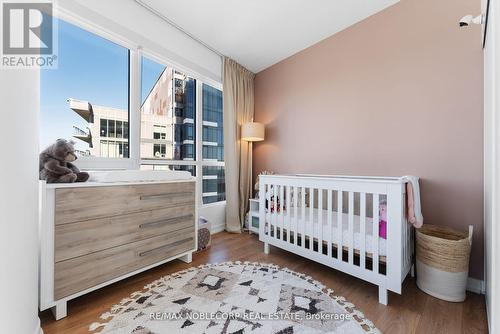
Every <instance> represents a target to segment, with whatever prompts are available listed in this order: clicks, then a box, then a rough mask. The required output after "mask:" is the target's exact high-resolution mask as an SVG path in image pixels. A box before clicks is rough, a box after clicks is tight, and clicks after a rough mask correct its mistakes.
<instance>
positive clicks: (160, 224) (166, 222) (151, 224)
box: [139, 215, 193, 228]
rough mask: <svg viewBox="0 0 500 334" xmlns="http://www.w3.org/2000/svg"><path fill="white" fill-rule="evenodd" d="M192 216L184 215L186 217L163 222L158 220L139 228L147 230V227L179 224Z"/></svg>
mask: <svg viewBox="0 0 500 334" xmlns="http://www.w3.org/2000/svg"><path fill="white" fill-rule="evenodd" d="M192 218H193V215H186V216H181V217H175V218H169V219H164V220H158V221H156V222H151V223H144V224H141V225H139V228H148V227H155V226H162V225H166V224H172V223H177V222H181V221H184V220H189V219H192Z"/></svg>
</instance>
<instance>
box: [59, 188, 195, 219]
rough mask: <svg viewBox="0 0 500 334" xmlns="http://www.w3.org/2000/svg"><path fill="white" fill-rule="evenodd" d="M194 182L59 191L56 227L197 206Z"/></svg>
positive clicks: (63, 189)
mask: <svg viewBox="0 0 500 334" xmlns="http://www.w3.org/2000/svg"><path fill="white" fill-rule="evenodd" d="M194 192H195V184H194V182H173V183H159V184H158V183H157V184H142V185H125V186H100V187H79V188H60V189H56V192H55V224H56V225H60V224H68V223H73V222H78V221H84V220H91V219H96V218H103V217H110V216H116V215H122V214H124V213H130V212H138V211H147V210H154V209H160V208H164V207H166V206H174V205H181V204H190V203H194V200H195V195H194Z"/></svg>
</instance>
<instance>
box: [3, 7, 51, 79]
mask: <svg viewBox="0 0 500 334" xmlns="http://www.w3.org/2000/svg"><path fill="white" fill-rule="evenodd" d="M52 7H53V5H52V2H36V3H26V2H3V3H2V21H3V22H2V61H1V65H2V67H3V68H16V69H19V68H33V67H43V68H47V67H48V68H54V67H55V61H56V59H57V56H56V55H55V54H54V49H55V48H54V41H55V40H56V38H55V29H54V24H53V21H54V20H53V16H52V10H53V8H52Z"/></svg>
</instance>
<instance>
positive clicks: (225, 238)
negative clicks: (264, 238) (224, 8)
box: [40, 232, 487, 334]
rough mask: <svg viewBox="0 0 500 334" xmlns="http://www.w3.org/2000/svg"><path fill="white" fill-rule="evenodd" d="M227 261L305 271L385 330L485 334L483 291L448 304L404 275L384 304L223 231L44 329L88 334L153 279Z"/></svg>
mask: <svg viewBox="0 0 500 334" xmlns="http://www.w3.org/2000/svg"><path fill="white" fill-rule="evenodd" d="M229 260H233V261H237V260H240V261H259V262H267V263H274V264H277V265H279V266H282V267H287V268H290V269H292V270H295V271H299V272H302V273H306V274H308V275H310V276H312V277H313V278H314V279H317V280H319V281H321V282H323V283H324V284H325V285H327V286H328V287H330V288H332V289H334V290H335V292H336V293H337V294H339V295H342V296H344V297H346V298H347V300H349V301H350V302H352V303H354V304H355V305H356V306H357V308H358V309H360V310H361V311H362V312H364V313H365V316H366V317H367V318H368V319H370V320H371V321H373V322H374V323H375V325H376V326H377V327H378V328H379V329H380V330H381V331H382V332H383V333H453V334H456V333H467V334H472V333H487V322H486V311H485V300H484V296H482V295H477V294H473V293H468V295H467V300H466V301H465V302H464V303H448V302H445V301H442V300H439V299H436V298H433V297H431V296H429V295H427V294H425V293H423V292H422V291H420V290H419V289H418V288H417V286H416V284H415V281H414V280H413V279H411V278H409V277H408V278H407V280H406V281H405V283H404V287H403V293H402V295H397V294H394V293H390V294H389V305H388V306H383V305H380V304H379V303H378V290H377V287H376V286H374V285H372V284H369V283H365V282H363V281H362V280H359V279H356V278H354V277H352V276H349V275H346V274H343V273H341V272H338V271H336V270H333V269H331V268H328V267H326V266H323V265H321V264H318V263H315V262H313V261H310V260H307V259H305V258H302V257H300V256H297V255H294V254H292V253H288V252H286V251H283V250H280V249H277V248H275V247H271V253H270V254H269V255H266V254H264V253H263V244H262V243H261V242H260V241H259V240H258V237H257V236H256V235H251V236H250V235H248V234H229V233H225V232H223V233H219V234H216V235H214V236H213V241H212V247H211V248H210V249H209V250H206V251H204V252H202V253H199V254H195V255H194V256H193V262H192V263H191V264H186V263H184V262H181V261H178V260H176V261H173V262H170V263H167V264H164V265H162V266H160V267H157V268H154V269H151V270H148V271H146V272H144V273H142V274H139V275H136V276H134V277H130V278H128V279H126V280H123V281H121V282H118V283H115V284H112V285H110V286H108V287H105V288H102V289H100V290H98V291H94V292H92V293H90V294H87V295H85V296H82V297H79V298H77V299H75V300H72V301H70V302H69V304H68V314H69V315H68V317H67V318H64V319H62V320H59V321H57V322H56V321H55V320H54V319H53V317H52V314H51V313H50V311H44V312H41V313H40V319H41V321H42V328H43V331H44V333H45V334H55V333H57V334H78V333H88V326H89V325H90V324H91V323H92V322H95V321H97V320H98V319H99V316H100V315H101V314H102V313H104V312H106V311H108V310H109V308H110V307H111V306H112V305H114V304H116V303H118V302H120V300H122V299H123V298H125V297H127V296H128V295H129V294H130V293H132V292H134V291H137V290H141V289H142V288H143V286H144V285H146V284H148V283H150V282H151V281H153V280H155V279H157V278H159V277H161V276H164V275H168V274H170V273H173V272H176V271H179V270H182V269H184V268H187V267H189V266H197V265H200V264H204V263H212V262H223V261H229Z"/></svg>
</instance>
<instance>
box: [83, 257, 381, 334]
mask: <svg viewBox="0 0 500 334" xmlns="http://www.w3.org/2000/svg"><path fill="white" fill-rule="evenodd" d="M101 319H102V322H96V323H93V324H92V325H90V328H89V329H90V331H91V332H95V333H113V334H122V333H123V334H153V333H154V334H167V333H168V334H177V333H181V334H182V333H193V334H201V333H205V334H244V333H252V334H257V333H262V334H268V333H271V334H292V333H305V334H315V333H379V331H378V330H377V329H376V328H375V326H374V325H373V323H372V322H371V321H369V320H367V319H365V317H364V315H363V314H362V313H361V312H360V311H358V310H357V309H355V308H354V305H353V304H351V303H349V302H348V301H346V300H345V299H344V298H343V297H339V296H336V295H335V294H334V293H333V290H331V289H327V288H326V287H325V286H324V285H323V284H321V283H320V282H318V281H315V280H313V279H312V278H311V277H309V276H306V275H304V274H300V273H297V272H294V271H291V270H289V269H287V268H280V267H278V266H276V265H272V264H265V263H255V262H225V263H215V264H207V265H202V266H199V267H196V268H194V267H193V268H189V269H186V270H183V271H179V272H177V273H174V274H172V275H169V276H165V277H162V278H160V279H159V280H157V281H155V282H153V283H151V284H148V285H147V286H145V287H144V290H143V291H138V292H135V293H133V294H132V295H131V296H130V297H129V298H126V299H124V300H122V301H121V303H120V304H118V305H115V306H113V307H112V308H111V310H110V311H109V312H106V313H104V314H102V315H101Z"/></svg>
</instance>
